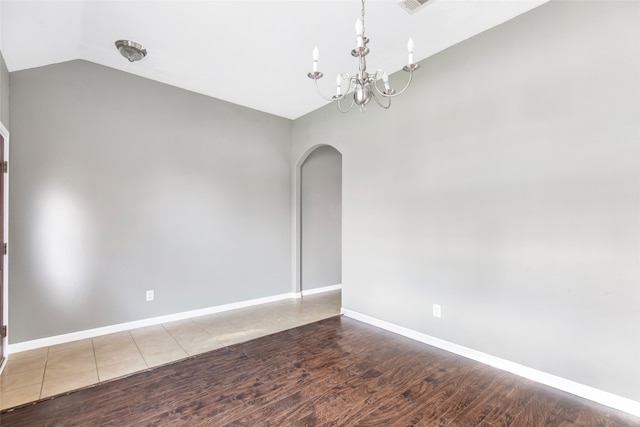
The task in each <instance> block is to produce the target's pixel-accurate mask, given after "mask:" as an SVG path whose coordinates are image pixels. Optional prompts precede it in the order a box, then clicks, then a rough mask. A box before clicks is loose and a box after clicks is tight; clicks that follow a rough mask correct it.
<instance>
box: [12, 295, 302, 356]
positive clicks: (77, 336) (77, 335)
mask: <svg viewBox="0 0 640 427" xmlns="http://www.w3.org/2000/svg"><path fill="white" fill-rule="evenodd" d="M289 298H296V293H293V292H292V293H288V294H281V295H275V296H270V297H264V298H257V299H252V300H247V301H241V302H235V303H231V304H223V305H218V306H215V307H208V308H203V309H199V310H192V311H185V312H182V313H175V314H168V315H166V316H159V317H152V318H150V319H142V320H136V321H133V322H126V323H119V324H117V325H110V326H104V327H101V328H95V329H87V330H84V331H78V332H71V333H69V334H63V335H55V336H52V337H46V338H40V339H36V340H31V341H23V342H19V343H15V344H9V345H8V346H7V347H8V354H12V353H18V352H21V351H26V350H33V349H36V348H41V347H49V346H52V345H56V344H63V343H66V342H70V341H77V340H82V339H87V338H94V337H97V336H100V335H106V334H112V333H114V332H122V331H128V330H130V329H136V328H143V327H145V326H152V325H158V324H161V323H167V322H174V321H176V320H184V319H190V318H192V317H198V316H204V315H207V314H213V313H221V312H223V311H229V310H235V309H238V308H245V307H251V306H254V305H258V304H266V303H269V302H275V301H281V300H284V299H289ZM297 298H299V297H297Z"/></svg>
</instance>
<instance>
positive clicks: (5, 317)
mask: <svg viewBox="0 0 640 427" xmlns="http://www.w3.org/2000/svg"><path fill="white" fill-rule="evenodd" d="M0 134H2V137H3V138H4V153H3V154H4V160H5V161H6V162H7V163H8V162H9V131H8V130H7V128H6V127H5V126H4V124H3V123H2V122H0ZM0 173H2V170H0ZM2 203H3V206H4V212H3V214H4V215H3V216H4V218H3V224H1V225H0V226H2V227H3V231H4V233H3V234H4V243H7V246H8V242H9V173H8V172H7V173H6V174H5V175H4V200H2ZM2 243H3V242H0V250H2V248H1V245H2ZM0 256H3V257H4V268H3V270H2V276H3V277H2V285H3V286H2V296H1V297H2V301H0V303H1V304H2V319H0V321H1V322H2V323H1V324H0V327H1V326H2V325H6V326H7V330H8V329H9V327H8V326H9V251H7V254H6V255H5V254H1V255H0ZM8 348H9V333H8V332H7V336H6V337H4V338H2V354H1V355H0V360H1V361H2V364H0V372H2V370H3V369H4V366H5V365H6V363H7V356H8Z"/></svg>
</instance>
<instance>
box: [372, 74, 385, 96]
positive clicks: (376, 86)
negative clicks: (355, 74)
mask: <svg viewBox="0 0 640 427" xmlns="http://www.w3.org/2000/svg"><path fill="white" fill-rule="evenodd" d="M369 82H370V83H371V86H373V87H374V88H375V89H376V92H378V93H379V94H380V95H381V96H384V97H385V98H389V95H385V94H384V92H383V91H381V90H380V88H378V80H376V79H375V77H373V78H370V79H369Z"/></svg>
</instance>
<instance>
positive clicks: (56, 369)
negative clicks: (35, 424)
mask: <svg viewBox="0 0 640 427" xmlns="http://www.w3.org/2000/svg"><path fill="white" fill-rule="evenodd" d="M340 298H341V294H340V291H332V292H326V293H321V294H315V295H309V296H305V297H303V298H301V299H290V300H283V301H278V302H274V303H268V304H261V305H257V306H253V307H249V308H242V309H238V310H232V311H226V312H223V313H216V314H210V315H207V316H200V317H194V318H191V319H187V320H180V321H177V322H171V323H164V324H161V325H155V326H149V327H145V328H140V329H133V330H130V331H125V332H118V333H114V334H109V335H103V336H99V337H96V338H92V339H85V340H80V341H73V342H69V343H65V344H60V345H55V346H51V347H44V348H38V349H35V350H29V351H24V352H20V353H14V354H11V355H10V356H9V360H8V362H7V365H6V366H5V368H4V371H3V372H2V375H1V376H0V409H6V408H11V407H14V406H17V405H21V404H24V403H28V402H32V401H35V400H38V399H43V398H46V397H49V396H53V395H56V394H59V393H63V392H66V391H70V390H74V389H77V388H81V387H85V386H88V385H92V384H97V383H100V382H103V381H108V380H111V379H114V378H118V377H121V376H125V375H128V374H131V373H134V372H137V371H141V370H144V369H148V368H151V367H154V366H159V365H163V364H165V363H169V362H173V361H176V360H180V359H184V358H186V357H188V356H192V355H194V354H199V353H203V352H206V351H209V350H215V349H217V348H221V347H224V346H229V345H232V344H236V343H239V342H243V341H248V340H250V339H253V338H257V337H261V336H264V335H269V334H272V333H275V332H279V331H283V330H285V329H290V328H293V327H296V326H300V325H304V324H307V323H311V322H315V321H317V320H321V319H325V318H327V317H331V316H335V315H338V314H340V306H341V299H340Z"/></svg>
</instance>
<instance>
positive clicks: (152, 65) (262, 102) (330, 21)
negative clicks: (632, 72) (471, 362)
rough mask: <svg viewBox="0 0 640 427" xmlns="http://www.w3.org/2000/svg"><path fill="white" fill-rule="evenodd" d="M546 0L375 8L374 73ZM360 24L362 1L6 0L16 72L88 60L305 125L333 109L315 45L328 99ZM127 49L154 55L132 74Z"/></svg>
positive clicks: (6, 30)
mask: <svg viewBox="0 0 640 427" xmlns="http://www.w3.org/2000/svg"><path fill="white" fill-rule="evenodd" d="M546 1H548V0H432V1H431V2H430V3H429V4H428V5H427V6H426V7H425V8H424V9H422V10H420V11H419V12H417V13H416V14H414V15H409V14H408V13H407V12H405V11H404V10H403V9H402V8H400V6H399V5H398V1H397V0H377V1H375V0H374V1H369V2H367V4H366V15H365V26H366V35H367V36H368V37H369V38H370V39H371V41H370V43H369V47H370V49H371V53H370V54H369V55H368V56H367V65H368V68H369V71H371V70H376V69H379V68H383V69H385V71H387V72H388V73H389V74H391V73H392V72H395V71H398V70H400V69H401V68H402V66H403V65H404V64H405V63H406V61H407V51H406V44H407V39H408V38H409V36H411V37H413V39H414V41H415V58H416V60H422V59H424V58H426V57H428V56H431V55H433V54H434V53H437V52H439V51H441V50H443V49H446V48H447V47H449V46H452V45H454V44H456V43H458V42H460V41H462V40H465V39H467V38H469V37H472V36H473V35H476V34H478V33H480V32H482V31H484V30H486V29H489V28H491V27H494V26H496V25H498V24H500V23H502V22H504V21H507V20H509V19H511V18H513V17H515V16H517V15H519V14H521V13H524V12H526V11H528V10H530V9H532V8H534V7H536V6H538V5H540V4H542V3H545V2H546ZM359 15H360V2H359V1H358V0H335V1H311V0H289V1H270V0H256V1H243V0H235V1H213V0H209V1H206V0H201V1H184V0H172V1H171V0H168V1H158V0H137V1H132V0H128V1H114V0H66V1H61V0H41V1H32V0H2V1H1V3H0V25H1V31H0V37H1V38H0V46H1V49H2V54H3V56H4V58H5V61H6V63H7V68H8V69H9V71H18V70H23V69H28V68H33V67H40V66H43V65H48V64H54V63H59V62H64V61H69V60H73V59H84V60H87V61H91V62H94V63H97V64H101V65H105V66H108V67H112V68H116V69H118V70H122V71H126V72H129V73H133V74H137V75H139V76H143V77H147V78H149V79H153V80H157V81H160V82H163V83H167V84H170V85H174V86H178V87H181V88H184V89H188V90H191V91H194V92H198V93H202V94H205V95H209V96H212V97H215V98H219V99H223V100H225V101H229V102H232V103H235V104H240V105H244V106H246V107H250V108H253V109H256V110H260V111H264V112H267V113H271V114H275V115H277V116H281V117H285V118H289V119H295V118H297V117H300V116H302V115H304V114H306V113H308V112H310V111H313V110H315V109H317V108H319V107H321V106H322V105H324V104H325V103H326V102H325V101H323V100H322V99H320V98H319V96H317V93H316V91H315V88H314V86H313V81H312V80H310V79H309V78H308V77H307V76H306V74H307V72H309V71H311V66H312V61H311V52H312V50H313V47H314V46H315V45H317V46H318V48H319V50H320V66H319V69H320V71H322V72H324V74H325V76H326V77H325V78H324V79H322V80H320V81H319V83H320V86H321V88H323V90H324V91H325V92H327V93H330V94H332V93H333V91H334V90H335V88H334V86H335V76H336V75H337V74H338V73H339V72H349V73H351V74H353V73H355V72H356V71H357V61H356V59H355V58H353V57H352V56H351V55H350V51H351V49H352V48H353V47H354V46H355V30H354V23H355V20H356V18H357V17H358V16H359ZM118 39H129V40H134V41H136V42H139V43H141V44H143V45H144V46H145V47H146V48H147V50H148V52H149V54H148V55H147V57H146V58H145V59H143V60H142V61H140V62H135V63H129V62H128V61H127V60H126V59H124V58H123V57H122V56H120V54H119V53H118V51H117V50H116V48H115V46H114V42H115V41H116V40H118ZM418 72H419V71H418Z"/></svg>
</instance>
